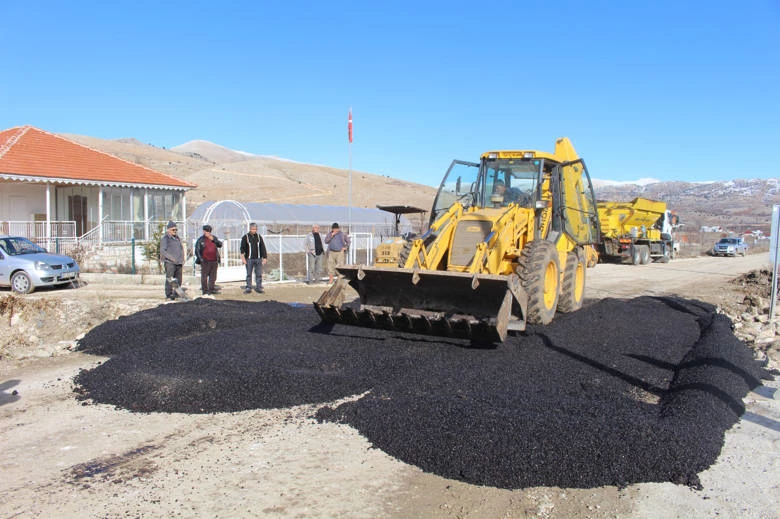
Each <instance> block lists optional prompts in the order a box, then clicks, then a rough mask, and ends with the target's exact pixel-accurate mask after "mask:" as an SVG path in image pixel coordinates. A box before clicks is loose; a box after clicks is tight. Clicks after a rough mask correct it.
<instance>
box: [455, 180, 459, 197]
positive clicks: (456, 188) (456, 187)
mask: <svg viewBox="0 0 780 519" xmlns="http://www.w3.org/2000/svg"><path fill="white" fill-rule="evenodd" d="M455 192H456V193H460V177H458V180H456V181H455Z"/></svg>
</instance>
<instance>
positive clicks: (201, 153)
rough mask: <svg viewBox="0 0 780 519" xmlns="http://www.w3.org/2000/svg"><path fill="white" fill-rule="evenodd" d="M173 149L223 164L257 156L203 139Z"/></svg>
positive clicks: (183, 153) (172, 149)
mask: <svg viewBox="0 0 780 519" xmlns="http://www.w3.org/2000/svg"><path fill="white" fill-rule="evenodd" d="M171 151H175V152H176V153H181V154H182V155H189V156H190V157H195V158H203V159H205V160H208V161H211V162H214V163H221V164H225V163H231V162H239V161H242V160H247V159H251V158H252V157H254V156H255V155H253V154H251V153H247V152H245V151H236V150H231V149H230V148H226V147H224V146H220V145H219V144H214V143H213V142H209V141H203V140H194V141H189V142H185V143H184V144H180V145H178V146H174V147H172V148H171Z"/></svg>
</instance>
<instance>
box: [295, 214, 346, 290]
mask: <svg viewBox="0 0 780 519" xmlns="http://www.w3.org/2000/svg"><path fill="white" fill-rule="evenodd" d="M349 242H350V240H349V236H348V235H346V234H345V233H343V232H342V231H341V228H340V227H339V224H338V223H334V224H333V225H331V226H330V232H329V233H328V234H327V235H326V236H325V238H324V239H323V238H322V235H320V226H319V225H316V224H315V225H313V226H312V228H311V233H309V234H308V235H307V236H306V242H305V247H306V253H307V254H308V255H309V258H308V261H307V269H306V283H309V284H311V283H316V282H317V281H319V280H320V278H321V277H322V261H323V258H324V257H327V258H328V265H327V267H328V283H333V277H334V276H335V275H336V267H337V266H339V265H343V264H344V261H345V256H346V252H347V250H348V249H349ZM326 246H327V249H326V248H325V247H326ZM326 252H327V254H326Z"/></svg>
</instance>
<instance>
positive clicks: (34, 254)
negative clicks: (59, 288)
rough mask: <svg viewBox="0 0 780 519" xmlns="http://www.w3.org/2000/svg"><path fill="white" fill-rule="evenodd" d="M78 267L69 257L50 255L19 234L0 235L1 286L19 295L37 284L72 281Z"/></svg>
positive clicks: (40, 285) (52, 284) (27, 291)
mask: <svg viewBox="0 0 780 519" xmlns="http://www.w3.org/2000/svg"><path fill="white" fill-rule="evenodd" d="M79 273H80V269H79V266H78V264H77V263H76V260H74V259H73V258H71V257H70V256H61V255H59V254H49V253H48V252H47V251H46V249H44V248H42V247H40V246H39V245H37V244H36V243H33V242H32V241H30V240H28V239H27V238H24V237H22V236H2V235H0V286H10V287H11V290H13V291H14V292H17V293H19V294H29V293H30V292H32V291H33V290H35V289H36V288H39V287H47V286H54V285H63V284H66V283H74V282H76V281H77V280H78V278H79Z"/></svg>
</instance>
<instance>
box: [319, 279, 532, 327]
mask: <svg viewBox="0 0 780 519" xmlns="http://www.w3.org/2000/svg"><path fill="white" fill-rule="evenodd" d="M337 270H338V272H339V274H340V276H339V278H338V279H337V280H336V282H335V283H334V284H333V285H332V286H331V287H330V289H329V290H327V291H326V292H325V293H323V294H322V296H320V298H319V299H318V300H317V302H315V303H314V307H315V308H316V310H317V313H319V314H320V317H321V318H322V320H323V321H325V322H330V323H339V324H348V325H354V326H365V327H369V328H383V329H388V330H398V331H403V332H411V333H421V334H427V335H441V336H446V337H461V338H466V339H472V340H477V341H489V342H497V341H503V340H504V339H506V335H507V330H524V329H525V310H526V307H527V299H528V298H527V296H526V293H525V291H524V290H523V288H522V287H521V286H520V280H519V278H518V277H517V276H516V275H515V274H511V275H508V276H499V275H492V274H469V273H461V272H448V271H440V270H417V269H400V268H399V269H381V268H373V267H363V266H358V267H351V266H350V267H338V268H337ZM347 285H349V286H351V287H352V288H354V289H355V291H356V292H357V293H358V295H359V297H360V306H359V307H357V305H354V304H349V303H348V304H344V298H345V292H346V287H347Z"/></svg>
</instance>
